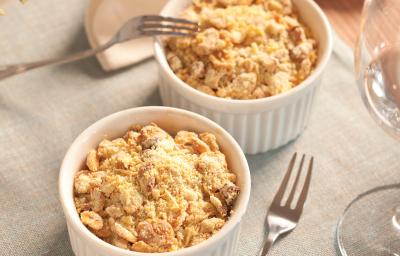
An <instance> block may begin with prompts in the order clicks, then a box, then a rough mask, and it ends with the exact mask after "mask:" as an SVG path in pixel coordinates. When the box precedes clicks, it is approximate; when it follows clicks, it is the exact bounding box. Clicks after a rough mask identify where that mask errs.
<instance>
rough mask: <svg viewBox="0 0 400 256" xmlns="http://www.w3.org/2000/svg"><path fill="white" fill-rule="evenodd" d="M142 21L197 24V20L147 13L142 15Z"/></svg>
mask: <svg viewBox="0 0 400 256" xmlns="http://www.w3.org/2000/svg"><path fill="white" fill-rule="evenodd" d="M142 21H150V22H152V21H165V22H176V23H184V24H192V25H197V23H196V22H193V21H189V20H185V19H180V18H172V17H164V16H159V15H145V16H142Z"/></svg>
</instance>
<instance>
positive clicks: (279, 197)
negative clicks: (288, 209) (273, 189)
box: [272, 152, 297, 204]
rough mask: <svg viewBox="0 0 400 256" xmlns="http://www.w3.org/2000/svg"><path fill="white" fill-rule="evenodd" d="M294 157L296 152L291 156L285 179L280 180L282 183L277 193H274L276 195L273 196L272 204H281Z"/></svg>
mask: <svg viewBox="0 0 400 256" xmlns="http://www.w3.org/2000/svg"><path fill="white" fill-rule="evenodd" d="M296 157H297V152H296V153H294V154H293V156H292V159H291V160H290V163H289V166H288V169H287V171H286V174H285V177H284V178H283V180H282V183H281V185H280V187H279V189H278V192H277V193H276V195H275V197H274V199H273V201H272V204H280V203H281V201H282V198H283V195H284V194H285V190H286V187H287V184H288V182H289V178H290V175H291V173H292V170H293V166H294V163H295V161H296Z"/></svg>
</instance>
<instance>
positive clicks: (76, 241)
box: [59, 107, 251, 256]
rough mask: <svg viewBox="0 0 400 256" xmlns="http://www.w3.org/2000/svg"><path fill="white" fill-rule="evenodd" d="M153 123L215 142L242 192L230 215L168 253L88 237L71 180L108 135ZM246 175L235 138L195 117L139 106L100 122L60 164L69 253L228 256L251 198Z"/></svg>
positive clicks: (62, 201)
mask: <svg viewBox="0 0 400 256" xmlns="http://www.w3.org/2000/svg"><path fill="white" fill-rule="evenodd" d="M151 122H154V123H156V124H157V125H159V126H160V127H161V128H163V129H165V130H166V131H167V132H169V133H171V134H175V133H176V132H178V131H179V130H190V131H195V132H205V131H207V132H211V133H213V134H214V135H215V136H216V137H217V141H218V144H219V145H220V147H221V151H222V152H223V153H224V154H225V156H226V159H227V162H228V166H229V168H230V169H231V170H232V171H233V172H235V173H236V175H237V178H238V180H237V181H238V186H239V187H240V189H241V192H240V194H239V197H238V199H237V201H236V203H235V207H234V209H233V210H234V211H233V214H232V215H231V216H230V218H229V220H228V221H227V222H226V224H225V225H224V226H223V227H222V229H221V230H220V231H219V232H218V233H216V234H215V235H213V236H212V237H210V238H209V239H207V240H206V241H203V242H201V243H200V244H197V245H195V246H193V247H189V248H185V249H182V250H178V251H176V252H171V253H138V252H132V251H128V250H124V249H120V248H118V247H115V246H113V245H111V244H108V243H106V242H104V241H103V240H101V239H100V238H98V237H97V236H95V235H94V234H93V233H91V232H90V231H89V230H88V229H87V228H86V227H85V226H84V225H83V224H82V223H81V221H80V218H79V215H78V213H77V211H76V209H75V205H74V200H73V181H74V175H75V173H76V172H77V171H79V170H80V169H81V168H82V166H84V163H85V159H86V154H87V152H88V151H89V150H90V149H93V148H96V147H97V146H98V144H99V143H100V141H101V140H102V139H103V138H104V136H105V135H107V137H108V138H117V137H120V136H122V135H123V134H124V133H125V132H126V131H127V130H128V129H129V127H131V126H132V125H133V124H142V125H145V124H148V123H151ZM250 187H251V181H250V170H249V166H248V164H247V161H246V157H245V155H244V153H243V151H242V150H241V148H240V146H239V145H238V144H237V142H236V141H235V140H234V138H233V137H232V136H231V135H230V134H229V133H228V132H226V131H225V130H224V129H223V128H222V127H220V126H219V125H217V124H216V123H214V122H213V121H211V120H209V119H207V118H205V117H203V116H200V115H198V114H195V113H192V112H189V111H186V110H181V109H175V108H168V107H141V108H134V109H129V110H125V111H122V112H118V113H115V114H113V115H110V116H108V117H106V118H103V119H101V120H100V121H98V122H96V123H95V124H93V125H92V126H90V127H89V128H87V129H86V130H85V131H84V132H83V133H82V134H81V135H79V136H78V138H76V140H75V141H74V142H73V143H72V145H71V147H70V148H69V149H68V151H67V153H66V155H65V157H64V160H63V162H62V165H61V170H60V176H59V193H60V199H61V204H62V207H63V210H64V215H65V218H66V220H67V227H68V233H69V238H70V242H71V246H72V249H73V251H74V253H75V255H76V256H204V255H210V256H231V255H233V254H234V251H235V249H236V244H237V241H238V236H239V230H240V223H241V219H242V217H243V214H244V213H245V211H246V208H247V204H248V201H249V197H250Z"/></svg>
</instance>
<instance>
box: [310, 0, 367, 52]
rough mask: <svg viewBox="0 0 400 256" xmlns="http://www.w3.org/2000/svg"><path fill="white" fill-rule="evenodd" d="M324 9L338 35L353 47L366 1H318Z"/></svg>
mask: <svg viewBox="0 0 400 256" xmlns="http://www.w3.org/2000/svg"><path fill="white" fill-rule="evenodd" d="M316 2H317V3H318V4H319V5H320V6H321V7H322V9H324V11H325V13H326V14H327V16H328V18H329V21H330V22H331V23H332V25H333V28H334V29H335V31H336V32H337V33H338V35H339V36H340V37H341V38H342V39H343V40H344V41H345V42H346V43H347V44H348V45H350V46H353V45H354V43H355V41H356V38H357V34H358V33H357V32H358V29H359V23H360V15H361V10H362V5H363V2H364V0H316Z"/></svg>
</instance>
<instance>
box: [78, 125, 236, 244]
mask: <svg viewBox="0 0 400 256" xmlns="http://www.w3.org/2000/svg"><path fill="white" fill-rule="evenodd" d="M239 193H240V189H239V187H238V186H237V185H236V175H235V174H234V173H232V172H231V171H230V170H229V169H228V165H227V162H226V159H225V155H224V154H223V153H221V152H220V150H219V146H218V143H217V141H216V138H215V136H214V135H213V134H211V133H201V134H196V133H193V132H189V131H180V132H178V133H177V134H176V135H175V137H172V136H171V135H169V134H168V133H167V132H165V131H164V130H162V129H161V128H159V127H158V126H157V125H155V124H149V125H146V126H144V127H141V126H137V125H136V126H134V127H133V128H132V129H131V130H129V131H128V132H127V133H126V134H125V135H124V136H123V137H122V138H117V139H114V140H107V139H104V140H103V141H101V142H100V144H99V146H98V148H97V149H93V150H90V151H89V152H88V155H87V159H86V169H84V170H81V171H79V172H78V173H77V174H76V175H75V180H74V200H75V206H76V209H77V211H78V213H79V215H80V218H81V221H82V223H83V224H85V225H86V226H87V227H88V228H89V229H90V231H92V232H93V233H94V234H95V235H97V236H98V237H100V238H101V239H103V240H104V241H106V242H108V243H111V244H113V245H115V246H118V247H120V248H124V249H128V250H132V251H138V252H168V251H176V250H179V249H181V248H185V247H190V246H193V245H195V244H198V243H200V242H201V241H204V240H206V239H208V238H209V237H211V236H212V235H213V234H215V233H216V232H218V231H219V230H220V229H221V228H222V227H223V226H224V224H225V222H226V221H227V220H228V219H229V216H230V215H231V212H232V207H233V205H234V202H235V200H236V198H237V196H238V195H239Z"/></svg>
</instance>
